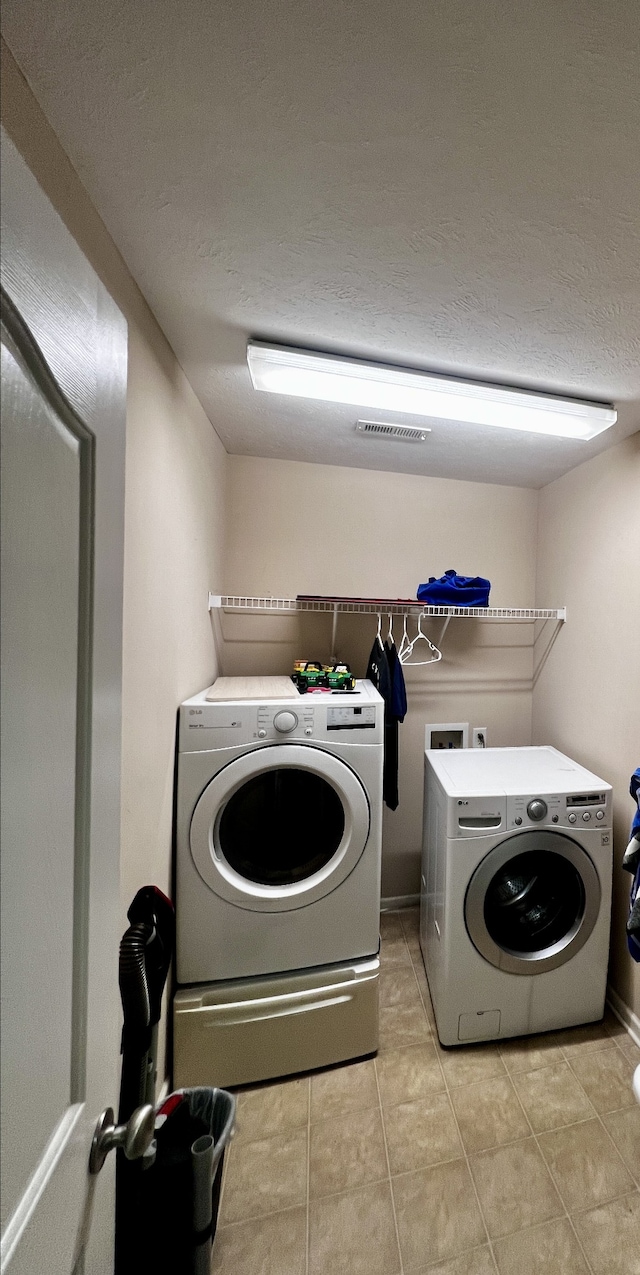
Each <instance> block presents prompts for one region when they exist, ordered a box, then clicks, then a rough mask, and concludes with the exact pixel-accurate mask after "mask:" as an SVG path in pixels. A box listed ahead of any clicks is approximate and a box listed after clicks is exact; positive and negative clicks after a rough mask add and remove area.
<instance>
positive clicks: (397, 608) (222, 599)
mask: <svg viewBox="0 0 640 1275" xmlns="http://www.w3.org/2000/svg"><path fill="white" fill-rule="evenodd" d="M209 610H210V611H212V610H223V611H255V612H263V613H264V612H269V611H273V612H279V613H280V614H287V613H288V612H301V611H316V612H322V611H324V612H329V613H331V614H334V615H335V614H339V615H377V614H378V613H379V612H380V613H382V614H384V615H423V616H425V617H433V618H434V619H465V620H521V621H522V620H525V621H531V620H556V621H560V622H563V621H565V620H566V618H567V610H566V607H449V606H425V605H424V604H423V603H422V602H418V601H417V599H416V598H407V599H403V598H338V597H335V598H334V597H322V598H320V597H318V598H315V597H313V598H311V597H301V598H271V597H264V598H257V597H256V598H252V597H247V596H245V595H242V594H218V593H210V594H209Z"/></svg>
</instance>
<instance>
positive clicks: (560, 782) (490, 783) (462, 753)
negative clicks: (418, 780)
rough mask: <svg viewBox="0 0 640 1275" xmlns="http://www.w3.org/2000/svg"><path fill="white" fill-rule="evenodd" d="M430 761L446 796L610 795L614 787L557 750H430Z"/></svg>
mask: <svg viewBox="0 0 640 1275" xmlns="http://www.w3.org/2000/svg"><path fill="white" fill-rule="evenodd" d="M427 757H428V758H429V762H430V764H431V765H432V766H433V769H434V770H435V772H436V774H437V775H438V778H439V779H440V782H441V784H442V786H443V788H444V790H445V792H446V793H447V794H448V795H449V796H452V797H458V796H460V795H463V794H465V793H478V792H484V793H487V794H490V793H492V794H497V793H498V792H500V793H504V794H505V795H506V796H518V795H519V794H521V793H530V792H544V793H553V792H558V793H566V792H579V791H581V790H588V789H591V788H598V789H601V790H602V791H603V792H606V791H610V789H611V785H610V784H607V783H606V782H605V781H604V780H602V779H600V778H599V777H598V775H594V774H593V773H592V771H590V770H586V769H585V768H584V766H580V765H579V764H578V762H575V761H572V760H571V758H570V757H565V755H564V753H560V752H558V750H557V748H551V747H550V746H548V745H544V746H542V747H539V748H451V749H447V750H444V749H433V748H431V749H428V750H427Z"/></svg>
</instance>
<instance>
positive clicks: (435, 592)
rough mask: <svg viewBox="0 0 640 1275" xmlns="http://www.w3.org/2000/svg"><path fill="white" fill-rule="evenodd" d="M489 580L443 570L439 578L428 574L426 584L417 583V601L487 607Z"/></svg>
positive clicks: (453, 605) (443, 604) (431, 604)
mask: <svg viewBox="0 0 640 1275" xmlns="http://www.w3.org/2000/svg"><path fill="white" fill-rule="evenodd" d="M490 588H491V581H490V580H484V579H483V578H482V576H459V575H458V574H457V572H456V571H445V573H444V575H443V576H440V579H439V580H436V578H435V576H429V581H428V583H427V584H420V585H418V594H417V597H418V601H419V602H426V603H427V605H428V606H448V607H488V605H489V590H490Z"/></svg>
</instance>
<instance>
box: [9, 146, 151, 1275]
mask: <svg viewBox="0 0 640 1275" xmlns="http://www.w3.org/2000/svg"><path fill="white" fill-rule="evenodd" d="M2 152H3V156H2V157H3V183H2V186H3V190H2V194H3V213H2V219H3V227H2V241H3V277H2V283H3V324H2V391H3V420H2V462H3V465H2V664H3V668H2V795H3V816H2V861H1V868H2V966H1V973H2V1015H3V1024H2V1075H3V1085H2V1108H1V1120H2V1144H3V1155H2V1191H1V1199H2V1271H3V1272H4V1271H5V1270H6V1271H9V1272H10V1275H22V1273H24V1275H35V1272H43V1273H44V1272H45V1271H46V1272H47V1275H63V1273H64V1275H70V1273H71V1272H80V1271H81V1270H82V1269H83V1268H84V1269H85V1270H86V1271H87V1273H89V1272H91V1275H93V1272H97V1273H99V1275H103V1273H104V1275H107V1273H108V1272H111V1271H112V1269H113V1222H114V1191H113V1188H114V1167H115V1166H114V1164H113V1163H111V1162H112V1161H113V1159H114V1157H113V1156H111V1157H109V1159H108V1160H107V1163H106V1165H105V1168H104V1169H103V1171H102V1173H101V1174H99V1175H97V1176H91V1175H90V1174H89V1153H90V1146H91V1140H92V1136H93V1133H94V1130H95V1126H96V1123H97V1120H98V1117H99V1116H100V1114H101V1112H102V1110H103V1109H104V1108H105V1107H106V1106H113V1107H116V1108H117V1094H118V1068H119V1057H118V1054H119V1004H118V982H117V959H118V939H119V915H118V903H119V900H118V885H119V824H120V794H119V784H120V729H121V702H120V701H121V639H122V633H121V622H122V554H123V490H124V428H125V394H126V340H127V337H126V325H125V323H124V320H123V318H122V316H121V314H120V312H119V311H118V310H117V308H116V307H115V305H114V303H113V302H112V300H111V298H110V297H109V296H108V294H107V293H106V291H105V289H104V288H103V286H102V285H101V283H100V281H99V280H98V278H97V276H96V275H95V273H94V271H93V270H92V269H91V267H90V266H89V264H88V262H87V261H86V259H85V258H84V256H83V255H82V253H81V252H80V250H79V248H78V246H77V245H76V243H75V242H74V240H73V239H72V238H71V236H70V235H69V234H68V232H67V231H66V229H65V227H64V226H63V224H62V222H61V221H60V219H59V218H58V216H57V214H56V213H55V211H54V210H53V208H52V206H51V204H50V203H49V202H48V200H47V199H46V198H45V196H44V194H43V192H42V191H41V189H40V187H39V186H38V185H37V183H36V181H35V180H34V178H33V175H32V174H31V173H30V171H29V169H28V168H27V167H26V165H25V164H24V162H23V161H22V159H21V158H20V156H19V154H18V152H17V151H16V150H15V148H14V147H13V145H12V143H11V142H10V141H9V140H8V138H7V137H6V135H5V134H4V133H3V137H2ZM89 1237H90V1238H89Z"/></svg>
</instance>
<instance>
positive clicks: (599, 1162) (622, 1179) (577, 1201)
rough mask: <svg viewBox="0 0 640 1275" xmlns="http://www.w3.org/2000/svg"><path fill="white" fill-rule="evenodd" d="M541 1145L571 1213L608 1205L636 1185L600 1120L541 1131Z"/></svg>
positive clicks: (539, 1138)
mask: <svg viewBox="0 0 640 1275" xmlns="http://www.w3.org/2000/svg"><path fill="white" fill-rule="evenodd" d="M538 1145H539V1147H540V1150H541V1151H542V1154H543V1156H544V1158H545V1160H546V1162H547V1164H548V1165H549V1168H550V1170H551V1173H552V1176H553V1179H554V1181H555V1184H556V1186H557V1188H558V1190H559V1192H560V1194H561V1196H562V1198H563V1200H564V1203H565V1205H566V1207H567V1209H568V1211H569V1213H574V1212H576V1210H578V1209H585V1208H589V1206H590V1205H595V1204H604V1203H605V1202H606V1201H607V1200H613V1199H615V1197H616V1196H617V1195H624V1194H625V1192H627V1191H630V1190H632V1188H633V1186H634V1183H633V1180H632V1178H631V1177H630V1176H629V1173H628V1170H627V1169H626V1168H625V1165H624V1163H623V1161H622V1159H621V1157H620V1156H619V1155H618V1152H617V1150H616V1148H615V1146H614V1144H613V1142H612V1141H611V1139H610V1138H609V1136H608V1134H607V1133H606V1131H605V1130H604V1128H603V1127H602V1124H601V1123H600V1121H599V1120H586V1121H584V1123H583V1124H572V1125H568V1126H567V1128H566V1129H554V1130H553V1131H552V1132H551V1133H541V1134H540V1135H539V1136H538Z"/></svg>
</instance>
